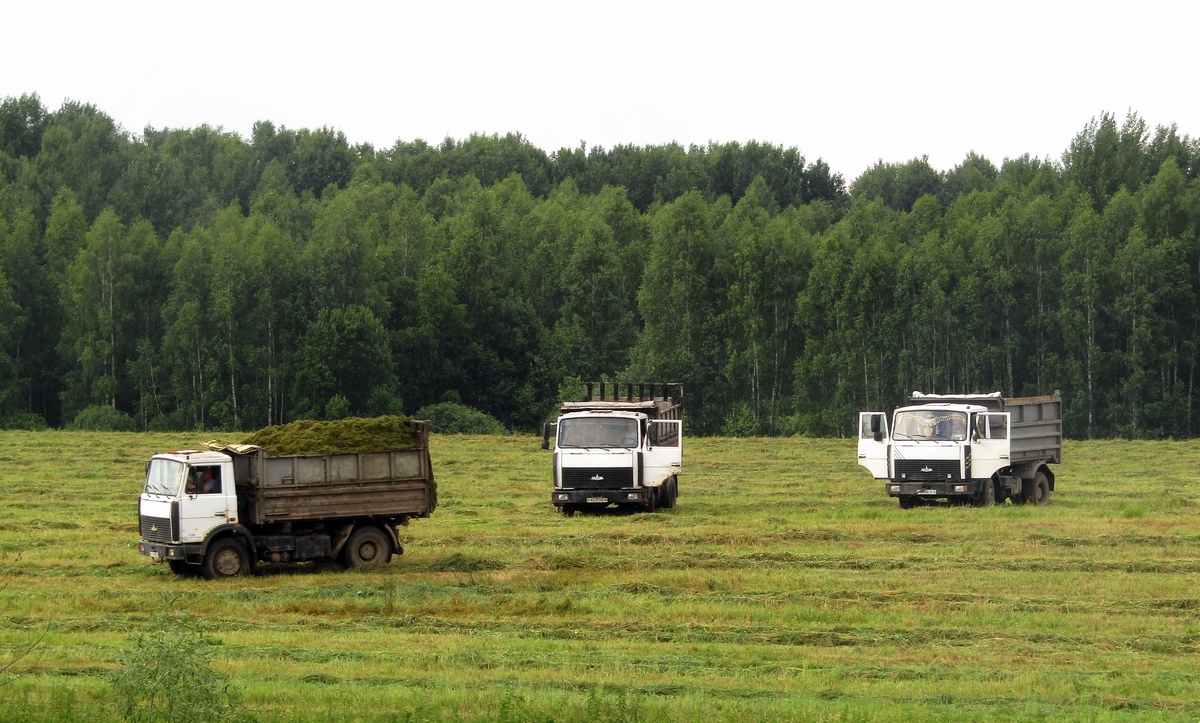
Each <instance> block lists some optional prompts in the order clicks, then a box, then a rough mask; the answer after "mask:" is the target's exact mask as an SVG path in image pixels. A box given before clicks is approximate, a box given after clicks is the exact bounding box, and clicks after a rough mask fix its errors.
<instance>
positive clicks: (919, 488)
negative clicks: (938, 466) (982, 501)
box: [883, 479, 984, 497]
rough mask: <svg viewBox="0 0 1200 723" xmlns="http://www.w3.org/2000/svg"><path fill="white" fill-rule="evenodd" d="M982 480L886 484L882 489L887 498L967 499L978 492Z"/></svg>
mask: <svg viewBox="0 0 1200 723" xmlns="http://www.w3.org/2000/svg"><path fill="white" fill-rule="evenodd" d="M983 482H984V480H977V479H974V480H970V479H964V480H956V481H951V482H888V483H886V484H885V485H884V486H883V488H884V490H886V491H887V493H888V496H889V497H969V496H971V495H973V494H975V493H976V492H978V491H979V486H980V485H981V484H983Z"/></svg>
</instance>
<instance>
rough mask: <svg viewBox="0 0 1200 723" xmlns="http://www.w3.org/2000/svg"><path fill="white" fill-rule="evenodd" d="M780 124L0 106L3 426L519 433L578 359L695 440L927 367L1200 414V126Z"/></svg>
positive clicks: (919, 385)
mask: <svg viewBox="0 0 1200 723" xmlns="http://www.w3.org/2000/svg"><path fill="white" fill-rule="evenodd" d="M851 188H852V192H850V193H847V191H846V183H845V181H844V180H843V179H842V178H841V177H840V176H838V175H837V174H834V173H831V172H830V169H829V167H828V166H827V165H826V164H825V163H824V162H823V161H821V160H817V161H816V162H815V163H812V162H808V161H807V160H806V159H805V158H804V156H803V155H801V154H800V152H799V151H798V150H797V149H795V148H784V147H781V146H774V145H771V144H769V143H762V142H756V141H751V142H749V143H744V144H743V143H738V142H727V143H717V142H712V143H709V144H707V145H705V146H692V147H688V148H684V147H682V146H680V145H678V144H674V143H672V144H666V145H662V146H645V147H638V146H632V145H618V146H614V147H612V148H607V149H606V148H599V147H593V148H588V147H587V146H586V145H584V144H581V145H580V146H579V147H578V148H573V149H561V150H560V151H558V152H557V153H554V154H547V153H545V152H544V151H542V150H541V149H538V148H536V147H534V146H533V145H531V144H530V143H529V141H528V139H526V138H524V137H523V136H521V135H520V134H519V133H510V134H507V135H504V136H499V135H483V134H474V135H471V136H470V137H468V138H467V139H464V140H455V139H445V140H443V141H442V142H441V143H438V144H429V143H426V142H425V141H422V140H415V141H412V142H398V143H397V144H396V145H395V146H394V147H392V148H390V149H381V150H376V149H374V148H371V147H370V146H368V145H365V144H359V145H354V144H352V143H351V141H350V140H348V139H347V138H346V137H345V136H344V135H343V134H342V133H341V132H338V131H336V130H332V129H328V128H321V129H317V130H309V129H298V130H295V129H288V128H284V127H276V126H275V125H274V124H272V123H270V122H261V123H258V124H256V125H255V126H254V129H253V133H252V135H251V138H250V139H248V140H246V139H242V138H241V137H239V136H238V135H237V134H235V133H228V132H225V131H222V130H220V129H216V128H212V127H209V126H206V125H201V126H199V127H197V128H191V129H167V128H164V129H154V128H146V129H144V132H143V133H142V134H140V135H137V136H130V135H129V134H128V133H126V132H125V131H124V130H122V129H121V128H120V127H119V126H118V125H117V124H116V123H115V122H114V121H113V119H111V118H109V117H108V116H106V115H105V114H103V113H102V112H100V111H99V110H98V109H96V108H95V107H93V106H90V105H86V104H81V103H77V102H68V103H65V104H64V105H63V107H62V108H60V109H58V110H56V111H53V112H50V111H47V110H46V109H45V108H43V107H42V105H41V102H40V100H39V99H38V98H37V96H34V95H26V96H21V97H20V98H8V99H5V100H3V101H0V418H13V415H21V414H32V415H37V416H39V417H41V418H43V419H45V420H46V422H47V423H48V424H50V425H51V426H56V427H57V426H63V425H65V424H67V423H70V422H71V421H72V420H73V419H74V417H75V416H76V414H78V413H79V412H80V411H81V410H83V409H85V408H87V407H89V406H92V405H102V406H109V407H112V408H115V409H116V410H119V411H120V412H121V413H124V414H128V415H130V416H131V417H132V418H133V419H134V420H135V422H136V426H137V428H139V429H143V430H145V429H151V428H153V429H200V430H204V429H223V430H230V431H241V430H251V429H256V428H259V427H263V426H270V425H276V424H280V423H284V422H287V421H291V420H296V419H305V418H308V419H333V418H339V417H344V416H348V415H358V416H373V415H381V414H398V413H401V412H402V411H403V409H405V408H409V409H412V408H418V407H424V406H427V405H431V404H435V403H437V402H439V401H443V400H444V399H445V395H446V394H447V393H448V392H451V391H454V392H456V393H457V394H458V395H459V400H466V402H467V403H468V404H470V405H471V406H472V407H474V408H475V409H477V410H478V411H480V412H482V413H484V414H487V415H490V416H491V417H492V418H494V419H495V420H498V421H499V423H500V424H502V425H504V426H505V427H507V428H510V429H525V430H532V429H534V428H536V427H537V426H538V425H539V424H540V423H541V421H542V420H543V419H544V418H545V417H546V416H547V415H548V414H551V413H552V412H553V410H554V409H555V407H556V405H557V403H558V401H559V399H558V396H559V390H560V387H561V386H562V384H563V382H564V380H568V379H573V378H580V379H597V378H606V379H645V380H656V381H669V382H682V383H684V384H685V386H686V388H687V390H688V402H687V411H686V414H687V419H688V429H689V432H692V433H697V434H711V433H716V432H720V431H721V430H723V429H724V430H729V431H731V432H732V431H737V432H738V433H743V432H745V431H747V430H749V429H750V427H747V426H746V425H745V423H746V422H747V420H753V425H751V426H752V427H753V429H754V430H755V431H756V433H760V434H767V435H772V434H785V433H804V434H822V435H826V434H827V435H843V434H847V433H849V432H850V430H851V427H852V425H853V419H854V416H855V413H856V412H857V411H859V410H861V409H864V408H867V407H874V408H887V407H889V406H891V405H894V404H896V403H898V402H900V401H902V399H903V398H904V396H905V395H906V394H907V393H909V392H911V391H912V390H913V389H923V390H929V391H964V390H966V391H974V390H981V391H990V390H999V391H1002V392H1004V393H1005V394H1009V395H1022V394H1036V393H1042V392H1051V391H1054V390H1056V389H1058V390H1061V391H1062V393H1063V398H1064V404H1065V410H1064V412H1065V414H1064V420H1065V424H1066V427H1065V431H1066V433H1067V434H1068V435H1069V436H1080V437H1094V436H1101V437H1103V436H1111V435H1122V436H1128V437H1142V436H1150V437H1160V436H1175V437H1189V436H1194V435H1196V434H1200V414H1197V411H1196V410H1200V389H1198V388H1197V386H1196V385H1195V384H1194V378H1195V376H1196V373H1197V367H1198V366H1200V325H1198V324H1197V323H1196V322H1195V321H1194V320H1193V319H1192V318H1191V316H1189V315H1188V314H1187V313H1186V310H1187V309H1191V308H1194V307H1195V306H1196V304H1197V300H1200V262H1198V259H1200V142H1198V141H1197V140H1196V139H1193V138H1190V137H1189V136H1187V135H1182V134H1180V133H1179V132H1178V130H1177V129H1176V128H1175V127H1174V126H1171V127H1159V128H1155V129H1151V128H1149V127H1148V125H1147V124H1146V122H1145V121H1144V120H1142V119H1141V118H1140V117H1138V116H1137V115H1136V114H1134V113H1130V114H1129V115H1128V116H1126V117H1125V119H1124V121H1123V123H1122V122H1119V121H1118V119H1117V118H1115V117H1114V116H1112V115H1111V114H1102V115H1101V116H1100V117H1099V118H1098V119H1095V120H1093V121H1091V122H1090V123H1088V124H1087V125H1085V126H1084V127H1083V129H1082V130H1081V132H1080V133H1079V134H1078V135H1077V136H1076V137H1075V138H1074V139H1073V140H1071V141H1070V143H1069V145H1068V147H1067V148H1066V150H1065V152H1064V154H1063V156H1062V159H1061V161H1056V160H1052V159H1048V158H1034V157H1031V156H1029V155H1023V156H1016V157H1013V158H1007V159H1005V160H1004V163H1003V165H1002V166H1001V167H999V168H997V167H996V166H995V165H993V163H992V162H991V161H989V160H988V159H986V158H982V157H980V156H978V155H976V154H974V153H972V154H969V155H968V156H967V157H966V158H964V159H963V161H962V162H961V163H960V164H958V165H957V166H955V167H954V168H952V169H951V170H949V171H946V172H941V171H939V170H937V169H934V168H932V167H931V166H930V165H929V163H928V160H927V159H925V158H923V157H922V158H915V159H911V160H909V161H907V162H900V163H896V162H890V161H887V160H883V159H881V160H880V161H879V163H877V164H876V165H875V166H873V167H872V168H871V169H868V170H867V171H866V172H865V173H863V174H862V175H861V176H860V177H859V178H858V179H855V180H854V183H853V184H852V186H851Z"/></svg>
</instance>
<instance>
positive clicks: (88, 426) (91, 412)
mask: <svg viewBox="0 0 1200 723" xmlns="http://www.w3.org/2000/svg"><path fill="white" fill-rule="evenodd" d="M67 429H75V430H82V431H88V432H132V431H134V430H135V429H137V424H136V423H135V422H134V421H133V417H131V416H129V415H128V414H126V413H124V412H122V411H120V410H118V409H113V408H112V407H110V406H108V405H106V404H93V405H92V406H90V407H88V408H86V409H84V410H83V411H81V412H80V413H79V414H76V415H75V419H74V420H73V421H72V422H71V423H70V424H68V425H67Z"/></svg>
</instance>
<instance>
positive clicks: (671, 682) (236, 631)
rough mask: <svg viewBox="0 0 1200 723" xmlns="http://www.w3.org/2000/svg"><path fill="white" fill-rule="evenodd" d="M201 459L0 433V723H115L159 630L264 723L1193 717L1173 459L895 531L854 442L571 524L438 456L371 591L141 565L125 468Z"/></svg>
mask: <svg viewBox="0 0 1200 723" xmlns="http://www.w3.org/2000/svg"><path fill="white" fill-rule="evenodd" d="M198 441H200V440H196V439H189V438H187V437H180V436H178V435H176V436H169V435H158V436H155V435H105V434H79V433H76V434H68V433H62V432H53V433H0V488H2V489H3V492H2V493H0V504H2V505H3V515H0V561H3V563H4V566H3V573H2V574H0V654H2V655H6V656H7V657H5V658H4V662H8V661H11V660H15V662H14V663H13V664H12V665H11V667H9V668H8V669H7V670H6V671H5V674H4V678H3V680H2V681H0V682H2V683H3V685H2V686H0V699H2V700H3V707H2V708H0V717H23V718H34V719H36V718H38V717H42V718H44V719H47V720H50V719H56V718H58V719H61V718H67V719H69V718H71V717H76V718H83V717H85V716H87V715H101V716H106V715H114V714H115V708H113V706H112V700H111V698H112V693H111V688H110V686H109V682H108V681H109V676H110V675H111V673H112V672H113V671H114V670H116V669H117V668H118V663H117V661H118V660H119V659H120V657H121V654H122V652H123V651H126V650H128V649H129V648H130V646H131V645H132V642H131V640H132V638H131V635H134V634H137V633H138V632H147V631H153V630H155V629H156V627H161V626H163V625H164V624H169V623H164V620H167V618H164V617H163V616H164V614H182V615H186V616H188V618H189V619H191V620H194V621H201V622H202V623H203V625H204V626H205V628H206V631H207V632H206V640H207V641H208V642H210V643H211V644H212V645H213V646H214V647H213V648H212V650H213V652H214V658H213V660H214V664H215V666H216V667H217V669H218V670H220V671H221V672H222V673H224V674H225V675H227V676H228V679H229V682H230V683H231V688H232V689H233V690H235V691H237V692H238V694H239V696H240V703H239V708H238V710H240V711H241V712H242V713H244V714H246V715H249V716H251V717H254V718H257V719H259V720H310V719H311V720H322V719H333V720H340V719H344V718H346V717H354V718H358V719H364V720H369V719H378V720H389V719H398V720H405V719H407V720H446V721H452V720H454V721H457V720H547V719H552V720H700V719H703V720H714V721H715V720H781V719H805V718H807V719H839V720H856V719H862V720H912V719H916V718H920V719H933V720H938V719H940V720H963V719H968V720H970V719H974V720H990V719H994V718H997V717H1000V718H1046V719H1063V720H1070V719H1088V720H1097V719H1099V720H1103V719H1107V718H1113V717H1120V718H1122V719H1126V718H1130V717H1133V718H1142V717H1144V718H1147V719H1159V718H1162V717H1166V718H1173V717H1179V718H1194V717H1196V716H1197V715H1200V706H1198V705H1197V703H1196V702H1195V701H1198V700H1200V664H1198V660H1200V659H1198V658H1197V652H1198V649H1200V623H1197V622H1196V620H1197V614H1196V613H1197V610H1200V592H1197V588H1196V585H1195V582H1196V578H1197V575H1198V574H1200V524H1198V523H1197V520H1196V519H1195V517H1196V515H1195V512H1196V510H1197V509H1198V508H1200V490H1198V489H1197V485H1196V477H1197V473H1196V471H1195V470H1197V469H1200V467H1198V465H1197V462H1198V461H1200V450H1197V448H1196V446H1195V445H1194V444H1192V443H1187V442H1158V443H1150V442H1120V441H1105V442H1088V443H1072V444H1070V445H1069V446H1068V448H1067V456H1066V462H1065V463H1064V464H1063V465H1061V466H1059V467H1058V469H1057V472H1058V486H1057V490H1056V492H1055V494H1054V496H1053V499H1052V502H1051V504H1050V505H1048V506H1045V507H1013V506H1011V505H1007V506H1003V507H996V508H992V509H972V508H961V507H956V508H950V507H926V508H918V509H914V510H909V511H903V510H900V509H899V508H898V506H897V505H896V504H895V502H894V501H892V500H889V499H888V498H887V497H886V496H885V495H884V494H883V493H882V492H881V486H880V485H879V484H877V483H875V482H874V481H873V480H871V479H870V478H869V477H868V476H867V475H866V473H865V472H864V471H862V470H861V469H860V468H858V467H857V466H856V465H855V463H854V462H855V458H854V451H853V447H852V445H851V444H850V443H848V442H844V441H839V440H808V439H781V440H732V439H694V440H688V442H687V447H686V450H685V470H684V473H683V474H682V475H681V478H680V490H681V491H680V504H679V507H678V508H677V509H676V510H673V511H669V512H660V513H655V514H653V515H646V514H636V515H622V514H605V515H577V516H576V517H574V518H571V519H565V518H562V517H560V516H558V515H555V514H554V513H553V511H552V508H551V507H550V505H549V503H548V492H549V478H550V475H549V464H550V460H549V456H548V455H546V454H545V453H543V452H541V451H540V450H538V448H537V447H538V440H536V439H534V438H531V437H436V438H435V439H434V441H433V445H432V450H431V451H432V455H433V458H434V467H435V474H436V476H437V479H438V484H439V500H440V504H439V508H438V510H437V511H436V512H435V513H434V516H433V517H432V518H430V519H428V520H418V521H414V523H413V524H412V525H411V526H410V527H409V528H407V529H406V530H404V544H405V548H406V550H405V554H404V555H403V556H402V557H399V558H397V559H396V560H394V561H393V563H392V564H391V565H388V566H385V567H381V568H373V569H365V570H359V571H344V570H341V569H340V568H338V567H336V566H332V565H298V566H292V567H287V566H270V565H265V566H262V568H261V569H260V571H259V573H258V574H257V575H255V576H253V577H251V578H247V579H238V580H227V581H212V582H209V581H204V580H199V579H191V578H177V577H175V576H173V575H172V574H171V573H170V572H169V571H168V570H167V569H166V568H164V567H162V566H154V565H152V564H151V563H150V562H149V561H148V560H146V559H144V558H140V557H139V556H138V555H137V554H136V541H137V521H136V498H137V494H138V492H139V489H140V477H141V475H142V469H143V466H144V463H145V459H146V458H147V456H148V455H149V454H150V453H151V452H152V451H159V450H163V449H174V448H183V447H188V446H194V445H196V444H197V442H198ZM34 642H36V643H37V644H36V646H35V647H34V648H33V650H32V651H31V652H30V653H29V654H28V655H25V656H24V657H20V658H19V659H18V656H19V655H20V654H21V652H22V651H23V650H25V649H27V648H28V647H29V646H30V645H31V644H32V643H34ZM0 664H3V663H0Z"/></svg>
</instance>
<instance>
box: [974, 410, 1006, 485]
mask: <svg viewBox="0 0 1200 723" xmlns="http://www.w3.org/2000/svg"><path fill="white" fill-rule="evenodd" d="M1009 421H1010V420H1009V413H1008V412H980V413H978V414H976V415H975V424H974V426H973V427H972V429H971V478H972V479H987V478H988V477H991V476H992V475H993V474H994V473H995V472H996V470H999V469H1002V468H1004V467H1007V466H1009V465H1010V464H1012V462H1011V461H1010V459H1009V449H1010V444H1011V441H1010V440H1009Z"/></svg>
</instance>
